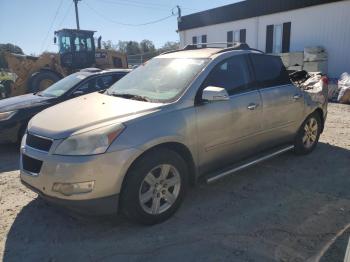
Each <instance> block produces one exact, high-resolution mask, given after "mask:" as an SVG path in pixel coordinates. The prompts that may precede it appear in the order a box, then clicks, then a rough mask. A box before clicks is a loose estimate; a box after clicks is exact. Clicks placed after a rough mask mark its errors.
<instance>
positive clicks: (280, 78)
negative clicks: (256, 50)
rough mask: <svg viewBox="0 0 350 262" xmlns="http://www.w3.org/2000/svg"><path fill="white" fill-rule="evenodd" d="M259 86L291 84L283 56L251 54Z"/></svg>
mask: <svg viewBox="0 0 350 262" xmlns="http://www.w3.org/2000/svg"><path fill="white" fill-rule="evenodd" d="M250 56H251V60H252V64H253V68H254V72H255V77H256V81H257V84H258V87H259V88H266V87H272V86H279V85H288V84H290V83H291V82H290V79H289V75H288V73H287V70H286V68H285V67H284V65H283V63H282V61H281V58H279V57H278V56H273V55H263V54H261V55H260V54H251V55H250Z"/></svg>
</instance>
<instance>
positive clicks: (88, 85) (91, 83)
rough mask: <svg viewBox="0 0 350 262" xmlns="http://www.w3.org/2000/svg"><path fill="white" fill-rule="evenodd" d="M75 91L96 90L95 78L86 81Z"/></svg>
mask: <svg viewBox="0 0 350 262" xmlns="http://www.w3.org/2000/svg"><path fill="white" fill-rule="evenodd" d="M75 91H82V92H83V93H84V94H88V93H91V92H95V91H98V89H97V88H96V78H93V79H91V80H88V81H87V82H85V83H84V84H82V85H81V86H79V87H78V89H77V90H75Z"/></svg>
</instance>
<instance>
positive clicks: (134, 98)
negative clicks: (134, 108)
mask: <svg viewBox="0 0 350 262" xmlns="http://www.w3.org/2000/svg"><path fill="white" fill-rule="evenodd" d="M107 94H108V95H111V96H116V97H122V98H126V99H133V100H138V101H146V102H150V101H151V100H150V99H149V98H148V97H146V96H139V95H133V94H124V93H120V94H119V93H107Z"/></svg>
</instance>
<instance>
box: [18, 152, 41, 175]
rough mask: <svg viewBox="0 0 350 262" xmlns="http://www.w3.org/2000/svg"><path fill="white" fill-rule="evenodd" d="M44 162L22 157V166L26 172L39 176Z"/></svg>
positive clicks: (25, 156)
mask: <svg viewBox="0 0 350 262" xmlns="http://www.w3.org/2000/svg"><path fill="white" fill-rule="evenodd" d="M42 165H43V161H40V160H37V159H34V158H31V157H29V156H27V155H22V166H23V169H24V170H25V171H28V172H31V173H36V174H39V172H40V170H41V166H42Z"/></svg>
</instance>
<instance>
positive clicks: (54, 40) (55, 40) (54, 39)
mask: <svg viewBox="0 0 350 262" xmlns="http://www.w3.org/2000/svg"><path fill="white" fill-rule="evenodd" d="M53 43H54V44H56V43H57V38H56V36H55V37H54V38H53Z"/></svg>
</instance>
